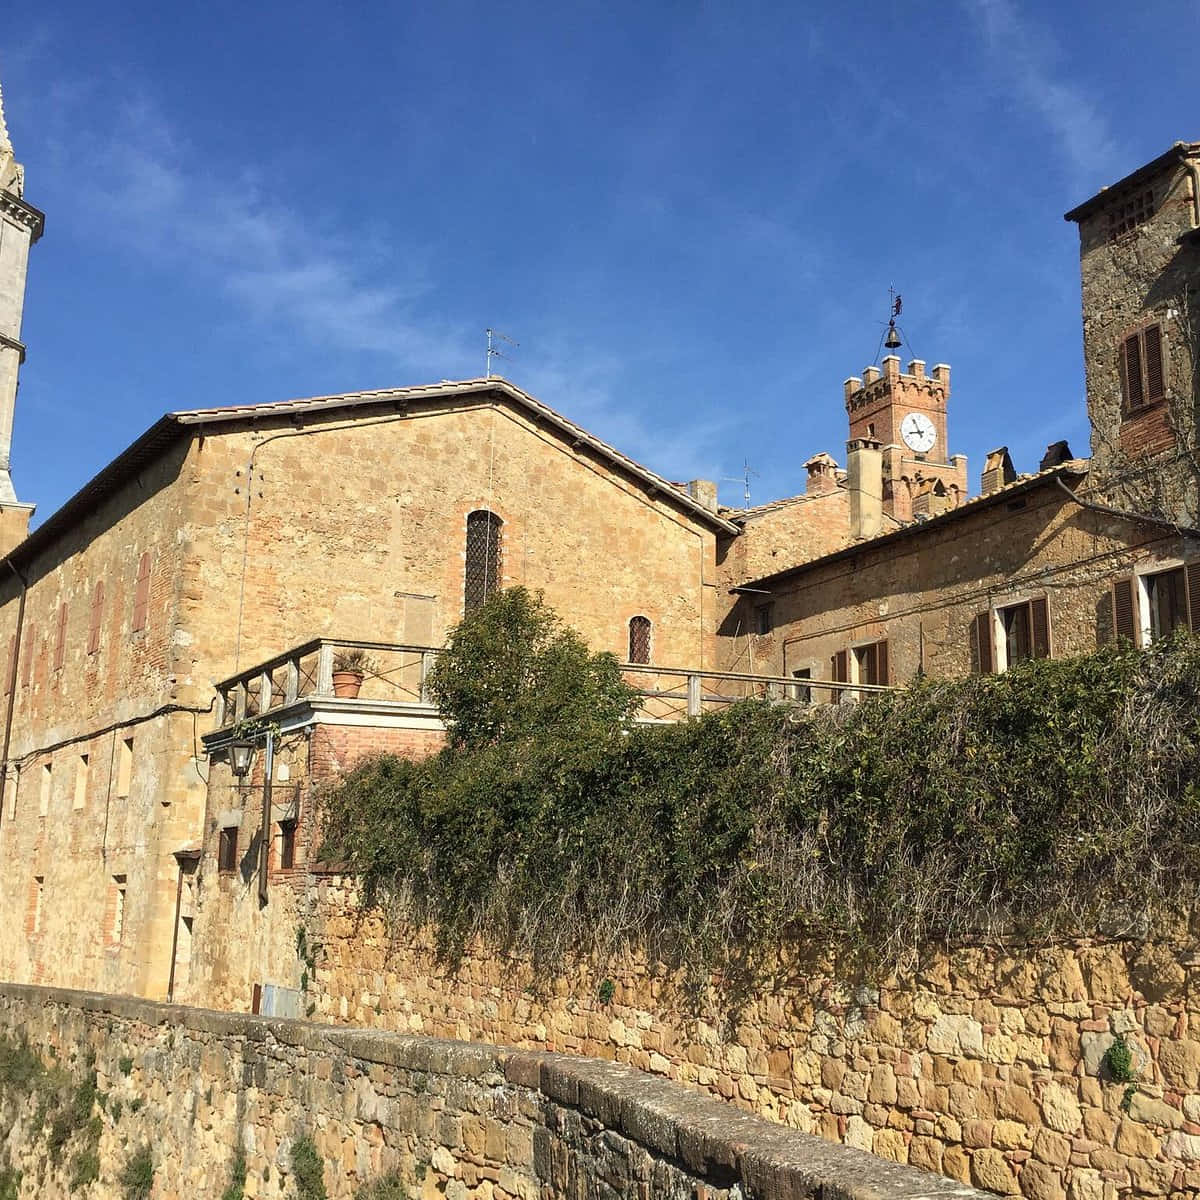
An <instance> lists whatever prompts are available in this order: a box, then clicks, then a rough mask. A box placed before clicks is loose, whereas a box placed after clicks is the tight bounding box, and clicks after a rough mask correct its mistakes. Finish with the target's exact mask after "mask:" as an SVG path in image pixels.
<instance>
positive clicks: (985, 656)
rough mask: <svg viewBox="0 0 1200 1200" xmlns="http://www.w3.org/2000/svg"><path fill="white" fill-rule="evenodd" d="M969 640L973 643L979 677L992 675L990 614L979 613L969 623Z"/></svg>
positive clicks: (989, 612)
mask: <svg viewBox="0 0 1200 1200" xmlns="http://www.w3.org/2000/svg"><path fill="white" fill-rule="evenodd" d="M971 639H972V641H974V643H975V663H976V667H977V669H978V671H979V674H980V675H990V674H991V673H992V614H991V611H990V610H989V611H988V612H981V613H980V614H979V615H978V616H977V617H976V618H975V619H974V620H973V621H972V622H971Z"/></svg>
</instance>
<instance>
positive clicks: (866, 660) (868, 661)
mask: <svg viewBox="0 0 1200 1200" xmlns="http://www.w3.org/2000/svg"><path fill="white" fill-rule="evenodd" d="M854 663H855V667H856V668H857V673H858V679H857V681H856V682H858V683H868V684H872V685H874V686H886V685H887V683H888V644H887V642H886V641H883V642H872V643H871V645H869V646H856V647H855V648H854Z"/></svg>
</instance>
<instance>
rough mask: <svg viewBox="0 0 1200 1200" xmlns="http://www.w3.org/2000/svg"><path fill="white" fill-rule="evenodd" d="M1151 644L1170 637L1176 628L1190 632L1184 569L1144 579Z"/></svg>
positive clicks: (1160, 573) (1163, 572)
mask: <svg viewBox="0 0 1200 1200" xmlns="http://www.w3.org/2000/svg"><path fill="white" fill-rule="evenodd" d="M1143 586H1144V587H1145V589H1146V591H1145V597H1146V615H1147V617H1148V619H1149V620H1148V624H1149V633H1150V640H1151V641H1154V642H1156V641H1158V639H1159V638H1164V637H1169V636H1170V635H1171V634H1172V633H1174V632H1175V630H1176V629H1187V628H1188V627H1189V622H1188V604H1187V579H1186V577H1185V575H1184V569H1183V567H1176V568H1175V569H1174V570H1173V571H1161V572H1159V574H1157V575H1147V576H1145V577H1144V579H1143Z"/></svg>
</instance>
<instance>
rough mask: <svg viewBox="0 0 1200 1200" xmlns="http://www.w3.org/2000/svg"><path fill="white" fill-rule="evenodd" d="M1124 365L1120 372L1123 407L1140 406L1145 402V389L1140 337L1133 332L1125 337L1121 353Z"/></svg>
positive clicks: (1132, 407)
mask: <svg viewBox="0 0 1200 1200" xmlns="http://www.w3.org/2000/svg"><path fill="white" fill-rule="evenodd" d="M1122 359H1123V362H1124V367H1123V370H1122V372H1121V374H1122V376H1123V378H1124V380H1125V407H1126V408H1127V409H1134V408H1141V407H1142V405H1143V404H1145V403H1146V391H1145V388H1144V387H1143V385H1142V339H1141V337H1140V336H1139V335H1138V334H1136V333H1135V334H1133V335H1132V336H1131V337H1127V338H1126V339H1125V346H1124V352H1123V354H1122Z"/></svg>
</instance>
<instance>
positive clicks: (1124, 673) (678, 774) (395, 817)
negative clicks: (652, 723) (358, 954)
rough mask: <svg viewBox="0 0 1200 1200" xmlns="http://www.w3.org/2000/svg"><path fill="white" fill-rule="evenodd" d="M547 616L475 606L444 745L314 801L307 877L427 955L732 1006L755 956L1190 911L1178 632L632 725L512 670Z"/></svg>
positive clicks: (461, 640)
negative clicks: (494, 961)
mask: <svg viewBox="0 0 1200 1200" xmlns="http://www.w3.org/2000/svg"><path fill="white" fill-rule="evenodd" d="M546 622H547V618H546V614H545V611H544V609H543V608H541V607H539V606H538V605H537V604H536V603H535V602H533V601H532V600H531V599H530V598H529V597H528V596H527V595H526V596H524V597H523V598H522V597H518V598H516V599H514V598H513V597H512V594H510V593H501V594H500V595H499V596H498V597H495V598H493V600H491V601H489V602H488V604H487V605H484V606H482V608H481V609H479V610H477V612H476V613H474V614H472V616H471V617H469V618H468V619H467V621H464V623H463V625H462V626H460V627H459V629H458V630H457V631H456V632H455V633H454V634H453V635H452V637H451V641H450V648H449V650H448V651H447V652H446V653H445V654H444V655H443V656H442V657H441V659H440V660H439V662H438V666H437V671H436V672H435V678H436V679H439V680H440V682H438V686H437V695H438V697H439V700H440V702H441V703H442V705H443V706H444V708H445V709H446V713H447V717H448V719H449V721H450V724H451V728H452V730H453V738H452V741H451V744H450V745H448V746H447V748H446V749H445V750H444V751H442V752H441V753H440V754H438V755H436V756H434V757H432V758H430V759H428V760H426V761H424V762H420V763H416V762H412V761H409V760H404V759H398V758H394V757H388V756H382V757H379V758H375V759H373V760H370V761H367V762H365V763H363V764H361V765H360V766H359V767H358V768H357V769H356V770H354V771H352V772H350V773H349V774H348V775H347V776H346V777H345V778H344V779H343V780H342V781H341V782H340V783H339V784H338V785H337V786H336V787H334V788H333V789H332V790H331V791H330V792H329V794H328V795H327V796H325V797H324V813H325V822H326V832H327V836H326V839H325V843H324V850H323V855H324V857H325V858H326V859H327V860H329V861H334V862H341V863H344V864H348V866H349V868H350V869H352V870H355V871H358V872H361V873H362V874H363V876H364V884H365V893H364V894H365V899H366V902H367V903H377V902H386V904H385V911H387V912H389V913H391V914H393V915H394V917H396V918H398V919H400V920H403V921H407V922H412V923H417V924H424V923H428V924H429V925H430V926H431V927H432V928H433V930H434V931H435V934H436V937H437V944H438V948H439V950H440V951H441V953H442V954H443V955H444V956H445V957H446V958H447V959H450V960H452V959H453V958H454V957H455V956H456V955H458V954H459V953H461V951H462V950H463V948H464V947H465V946H466V944H467V942H468V940H469V939H470V938H471V937H472V936H474V935H476V934H482V935H484V936H485V937H487V938H488V939H489V940H491V941H492V942H493V944H497V945H499V946H501V947H504V948H509V949H512V950H515V951H517V952H519V953H522V954H525V955H528V956H529V957H531V958H532V959H533V961H534V962H535V963H540V964H543V965H546V966H557V965H560V964H561V963H562V962H563V961H565V960H567V959H568V958H570V957H571V956H573V955H577V954H581V953H582V954H586V955H590V956H592V957H594V958H595V957H599V958H600V959H601V960H603V958H604V956H606V955H613V954H616V953H619V952H622V951H625V950H628V949H631V948H635V949H640V950H646V951H648V952H649V954H650V955H651V958H652V961H655V962H657V963H658V964H660V965H661V966H663V967H664V968H666V969H669V970H677V969H682V970H683V971H685V972H686V973H687V975H688V977H689V978H690V980H691V981H692V982H694V983H696V984H701V983H703V982H704V981H706V980H709V979H711V978H712V977H713V976H714V974H716V975H717V977H718V978H720V979H721V980H722V981H723V986H724V987H725V988H726V989H727V990H729V991H730V992H733V991H736V990H737V988H738V987H740V986H749V984H750V983H751V982H752V981H753V980H755V979H757V978H761V976H762V973H763V972H764V971H768V970H772V969H774V968H775V966H776V964H777V962H778V950H779V948H780V947H781V946H790V947H792V948H793V950H795V951H799V950H801V949H803V950H806V951H811V952H814V953H817V952H824V951H826V950H830V949H834V948H837V949H838V950H839V951H841V952H845V951H846V949H847V948H850V949H851V950H854V951H857V952H858V953H859V954H860V955H861V956H862V958H863V960H864V962H866V963H867V964H873V965H875V966H877V967H879V968H881V969H882V968H885V967H892V966H894V965H896V964H897V963H900V962H902V961H905V960H906V959H908V958H909V957H910V956H911V955H912V954H913V953H914V952H917V951H920V950H921V949H922V948H923V947H925V946H928V945H929V944H931V943H935V942H942V941H945V940H947V939H955V938H960V937H970V938H978V937H980V936H983V937H992V936H998V935H1006V936H1017V937H1033V938H1038V937H1045V936H1049V935H1068V936H1069V935H1075V934H1083V935H1101V936H1106V937H1127V938H1129V937H1131V938H1140V937H1145V936H1147V935H1148V934H1150V933H1151V932H1155V931H1157V932H1162V931H1164V930H1168V929H1170V928H1172V927H1173V923H1175V922H1177V921H1178V920H1179V914H1186V913H1187V912H1188V911H1190V903H1191V897H1192V896H1193V895H1194V894H1195V892H1196V889H1197V887H1198V886H1200V639H1196V638H1194V637H1190V636H1188V637H1179V638H1176V639H1174V640H1172V641H1170V642H1167V643H1162V644H1158V645H1156V646H1155V647H1154V648H1153V649H1151V650H1149V651H1146V652H1140V651H1137V650H1134V649H1132V648H1130V647H1129V646H1127V645H1122V646H1120V647H1114V648H1109V649H1105V650H1101V651H1099V652H1097V653H1095V654H1091V655H1087V656H1083V657H1079V658H1073V659H1063V660H1043V661H1039V662H1031V663H1024V664H1021V665H1019V666H1017V667H1014V668H1013V669H1012V670H1009V671H1007V672H1005V673H1004V674H1002V675H987V676H976V677H972V678H969V679H961V680H954V681H933V680H918V681H916V682H914V683H913V684H912V685H911V686H909V687H907V688H905V689H902V690H900V691H898V692H895V693H892V694H889V695H884V696H877V697H872V698H868V699H864V700H862V701H861V702H860V703H855V704H843V705H822V706H817V707H816V708H814V709H812V710H799V709H796V708H794V707H790V706H785V705H773V704H769V703H766V702H761V701H746V702H743V703H739V704H734V705H731V706H730V707H729V708H727V709H726V710H724V711H721V712H718V713H715V714H710V715H706V716H704V717H701V718H699V719H697V720H692V721H688V722H681V723H679V724H675V725H670V726H657V727H644V726H642V727H635V728H632V729H630V728H628V721H627V717H628V711H629V710H628V708H627V707H626V705H625V701H620V702H618V701H617V699H615V698H614V696H615V692H614V691H613V690H611V688H610V685H612V687H615V685H613V683H612V680H611V679H610V677H609V676H608V675H607V674H605V671H606V670H607V668H606V667H605V666H604V665H603V663H598V662H596V661H595V660H593V659H589V658H588V657H587V656H586V654H585V653H582V652H581V651H579V649H578V646H575V645H574V643H572V648H571V649H570V650H569V652H567V651H565V650H564V651H563V652H562V653H561V654H559V655H557V657H555V656H551V657H552V658H553V662H554V669H553V670H549V668H547V671H543V670H542V669H541V668H540V667H539V668H537V669H533V668H530V669H529V670H528V671H527V672H526V670H525V668H526V665H527V664H529V663H531V662H534V661H535V660H537V661H540V660H538V655H539V653H540V650H539V647H543V646H544V645H546V638H547V636H548V635H547V634H546V632H545V631H546V629H547V628H549V629H551V630H557V628H558V627H557V625H555V624H554V623H553V622H550V623H549V624H547V623H546ZM551 640H552V639H551ZM493 653H494V654H497V655H498V656H499V659H500V665H499V666H497V667H496V669H495V671H494V672H493V673H492V674H491V675H489V674H488V671H487V669H486V664H487V661H488V655H489V654H493ZM547 675H549V676H552V677H553V683H552V685H546V684H545V680H546V678H547ZM489 680H495V682H489ZM572 680H573V681H574V682H572ZM622 686H623V685H622ZM530 690H534V691H540V692H541V693H542V694H541V695H538V696H530V695H528V694H527V692H528V691H530ZM572 696H577V697H588V698H590V699H589V702H588V703H583V702H581V703H580V704H579V705H575V704H573V703H572V701H571V697H572ZM597 697H599V699H598V700H596V698H597ZM606 697H607V699H606ZM493 700H494V701H495V703H494V707H492V701H493ZM592 700H596V703H594V704H593V703H592V702H591V701H592ZM533 714H542V716H544V718H545V719H544V722H543V723H542V724H541V725H540V726H539V725H538V724H537V720H541V719H542V716H538V717H537V718H536V719H535V718H534V716H533Z"/></svg>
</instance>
